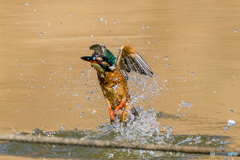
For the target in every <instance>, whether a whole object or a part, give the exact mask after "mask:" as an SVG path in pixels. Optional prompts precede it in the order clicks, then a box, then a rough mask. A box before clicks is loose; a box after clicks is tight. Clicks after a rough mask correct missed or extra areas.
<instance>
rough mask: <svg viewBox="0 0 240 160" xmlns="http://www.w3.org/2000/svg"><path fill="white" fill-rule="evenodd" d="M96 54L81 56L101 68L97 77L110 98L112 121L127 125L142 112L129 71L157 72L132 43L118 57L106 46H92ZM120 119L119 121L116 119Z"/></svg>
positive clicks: (112, 122) (122, 49) (106, 97)
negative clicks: (131, 91)
mask: <svg viewBox="0 0 240 160" xmlns="http://www.w3.org/2000/svg"><path fill="white" fill-rule="evenodd" d="M89 48H90V50H93V51H94V53H93V54H92V56H84V57H81V59H82V60H85V61H88V62H91V66H92V67H93V68H94V69H95V70H96V71H97V77H98V80H99V84H100V86H101V89H102V92H103V95H104V97H105V99H106V101H107V104H108V108H109V115H110V123H111V124H114V123H115V122H117V121H118V122H119V121H120V122H122V123H123V124H124V125H127V124H128V123H129V122H133V121H134V120H136V119H137V118H138V117H139V115H138V112H137V110H136V108H135V107H134V106H133V105H132V104H131V99H130V98H131V97H130V94H129V90H128V87H127V81H128V74H127V73H130V72H131V71H134V72H137V73H139V74H143V75H146V76H149V77H152V75H154V74H153V72H152V70H151V68H150V67H149V65H148V64H147V62H146V61H145V60H144V59H143V58H142V57H141V56H140V55H139V54H138V53H137V52H136V51H135V50H134V49H133V48H132V47H130V46H128V45H123V46H122V47H121V49H119V54H118V56H117V58H116V57H115V56H114V55H113V54H112V53H111V52H110V51H109V50H108V49H107V48H106V47H105V45H99V44H94V45H92V46H90V47H89ZM116 119H118V120H116Z"/></svg>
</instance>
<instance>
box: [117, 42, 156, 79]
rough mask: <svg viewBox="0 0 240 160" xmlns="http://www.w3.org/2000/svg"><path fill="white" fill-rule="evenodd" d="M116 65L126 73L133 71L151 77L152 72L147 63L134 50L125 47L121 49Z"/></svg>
mask: <svg viewBox="0 0 240 160" xmlns="http://www.w3.org/2000/svg"><path fill="white" fill-rule="evenodd" d="M116 65H117V66H119V67H120V69H121V70H124V71H126V72H128V73H129V72H131V71H135V72H137V73H140V74H144V75H148V76H152V75H153V72H152V70H151V68H150V67H149V65H148V64H147V62H146V61H145V60H144V59H143V58H142V57H141V56H140V55H139V54H138V53H137V52H135V50H134V49H133V48H132V47H130V46H127V45H124V46H122V47H121V50H120V53H119V54H118V58H117V61H116Z"/></svg>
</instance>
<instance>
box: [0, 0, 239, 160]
mask: <svg viewBox="0 0 240 160" xmlns="http://www.w3.org/2000/svg"><path fill="white" fill-rule="evenodd" d="M239 3H240V2H239V1H237V0H233V1H231V2H228V1H226V2H225V1H221V2H220V1H216V0H211V1H210V0H204V1H190V0H184V1H182V0H180V1H172V0H170V1H159V0H151V1H148V0H138V1H137V0H132V1H126V0H123V1H110V0H102V1H90V0H87V1H77V0H70V1H65V2H62V1H61V2H60V1H59V2H58V1H47V0H42V1H31V2H27V1H22V0H19V1H3V2H2V3H1V5H0V13H1V14H0V18H1V23H0V32H1V34H0V54H1V58H0V63H1V65H0V74H1V76H0V81H1V83H0V90H1V92H0V103H1V108H0V133H11V134H18V133H19V134H34V135H37V134H41V135H42V136H46V135H48V134H52V135H54V136H61V137H74V138H82V137H85V136H86V138H93V139H94V138H95V139H101V140H105V139H110V140H118V141H120V140H124V141H137V142H138V141H139V138H140V140H141V141H142V142H146V143H158V142H161V143H165V144H179V145H184V146H185V145H196V146H201V147H207V146H209V147H226V148H235V149H237V148H238V147H239V144H240V138H239V136H238V133H239V132H240V128H239V127H238V123H239V121H240V118H239V117H240V116H239V115H240V108H239V107H238V105H239V103H240V99H239V98H238V95H239V91H240V81H239V78H240V69H239V68H240V66H239V63H240V61H239V60H240V54H239V50H240V41H239V34H238V32H239V28H238V27H239V26H240V16H239V15H240V10H239ZM94 43H99V44H101V43H104V44H105V46H106V47H107V48H108V49H109V50H110V51H111V52H112V53H114V54H115V55H116V54H117V53H118V49H119V48H120V47H121V46H122V45H125V44H126V45H130V46H132V47H133V48H134V49H135V50H136V51H137V52H138V53H139V54H140V55H141V56H143V57H144V59H145V60H146V61H147V63H148V64H149V66H150V67H151V69H152V70H153V72H154V73H155V76H154V77H153V78H150V77H145V76H141V75H138V74H136V73H131V74H130V75H129V77H130V80H129V82H128V86H129V89H130V92H131V93H130V94H131V96H132V99H133V103H134V106H135V107H136V108H138V110H139V112H141V113H146V115H147V116H149V115H151V114H152V113H154V116H152V117H151V118H152V119H151V118H150V119H151V120H152V121H150V122H154V125H152V124H151V125H150V124H147V126H148V127H149V130H151V129H153V130H154V131H153V130H152V131H151V132H149V133H148V132H147V133H145V131H144V132H140V130H138V129H136V130H134V129H132V128H128V129H121V128H120V129H119V128H118V127H116V128H118V129H116V128H111V126H109V115H108V107H107V103H106V101H105V100H104V97H103V95H102V91H101V88H100V86H99V84H98V80H97V76H96V71H95V70H94V69H93V68H91V66H90V64H89V63H86V62H84V61H82V60H81V59H80V57H82V56H87V55H91V53H92V51H90V50H89V49H88V48H89V46H91V45H92V44H94ZM150 119H147V118H145V119H144V122H146V123H147V122H149V120H150ZM153 119H154V120H153ZM230 119H231V120H234V121H235V122H236V124H235V125H234V126H231V127H228V121H229V120H230ZM144 128H145V127H144ZM105 130H106V132H104V131H105ZM43 131H45V133H44V132H43ZM54 131H56V132H54ZM128 131H129V132H128ZM169 132H171V134H170V133H169ZM126 134H127V136H126ZM145 134H146V135H145ZM151 134H152V136H150V135H151ZM132 136H133V137H132ZM134 137H135V139H131V138H134ZM125 138H126V139H125ZM79 150H82V152H78V151H79ZM0 153H1V156H0V157H2V158H3V159H16V158H17V159H25V158H26V157H29V158H34V159H35V158H39V159H42V158H43V157H46V158H69V159H71V158H96V159H97V158H122V159H124V158H127V157H129V158H159V157H163V158H164V157H167V158H172V159H177V158H183V159H184V158H211V157H209V156H202V155H186V154H183V153H165V152H154V153H153V152H151V151H139V150H124V149H121V150H119V149H98V148H80V147H70V146H68V147H66V146H53V145H40V144H26V143H16V142H12V143H5V142H4V143H1V150H0ZM54 153H55V154H54Z"/></svg>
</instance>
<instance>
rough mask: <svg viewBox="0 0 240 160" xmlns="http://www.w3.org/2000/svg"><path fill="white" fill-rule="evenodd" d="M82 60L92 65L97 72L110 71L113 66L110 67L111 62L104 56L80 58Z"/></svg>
mask: <svg viewBox="0 0 240 160" xmlns="http://www.w3.org/2000/svg"><path fill="white" fill-rule="evenodd" d="M81 59H82V60H85V61H88V62H91V63H92V67H94V69H96V70H97V71H98V72H106V71H112V70H113V66H110V64H111V62H110V60H109V58H108V57H107V56H104V55H97V56H96V55H94V54H93V55H92V56H85V57H81Z"/></svg>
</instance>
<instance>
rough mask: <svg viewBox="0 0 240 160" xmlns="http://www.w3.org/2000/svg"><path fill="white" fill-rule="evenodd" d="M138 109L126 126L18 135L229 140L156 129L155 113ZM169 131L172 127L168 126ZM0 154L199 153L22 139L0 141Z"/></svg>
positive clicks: (207, 143)
mask: <svg viewBox="0 0 240 160" xmlns="http://www.w3.org/2000/svg"><path fill="white" fill-rule="evenodd" d="M139 110H140V114H139V119H138V120H137V121H135V122H134V123H133V124H132V125H129V126H127V127H126V128H124V127H121V125H120V124H117V125H109V124H107V123H103V124H100V125H99V126H98V127H97V129H96V130H81V131H80V130H77V129H74V130H71V131H64V127H63V128H62V129H61V130H59V131H51V132H46V131H44V130H40V129H38V128H36V129H35V130H33V131H32V132H31V133H25V132H23V133H20V134H21V135H29V134H30V135H34V136H52V137H65V138H77V139H98V140H113V141H124V142H141V143H154V144H164V145H181V146H200V147H214V148H222V147H225V145H226V144H229V143H230V140H229V137H223V136H214V135H212V136H206V135H171V134H170V135H167V134H166V133H167V132H166V133H164V134H163V133H161V134H160V131H159V128H158V125H159V122H157V121H156V119H157V115H156V112H153V111H150V112H147V111H144V110H141V109H139ZM167 131H169V132H171V131H172V128H171V127H170V128H169V127H168V130H167ZM0 154H6V155H15V156H26V157H47V158H86V159H89V158H91V159H94V158H96V159H107V158H124V159H125V158H128V159H134V158H147V159H149V158H158V159H159V158H161V159H166V158H168V159H169V158H187V157H189V156H190V157H191V158H193V157H197V156H199V155H187V154H184V153H174V152H161V151H145V150H134V149H113V148H92V147H76V146H64V145H52V144H35V143H23V142H4V143H0Z"/></svg>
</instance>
